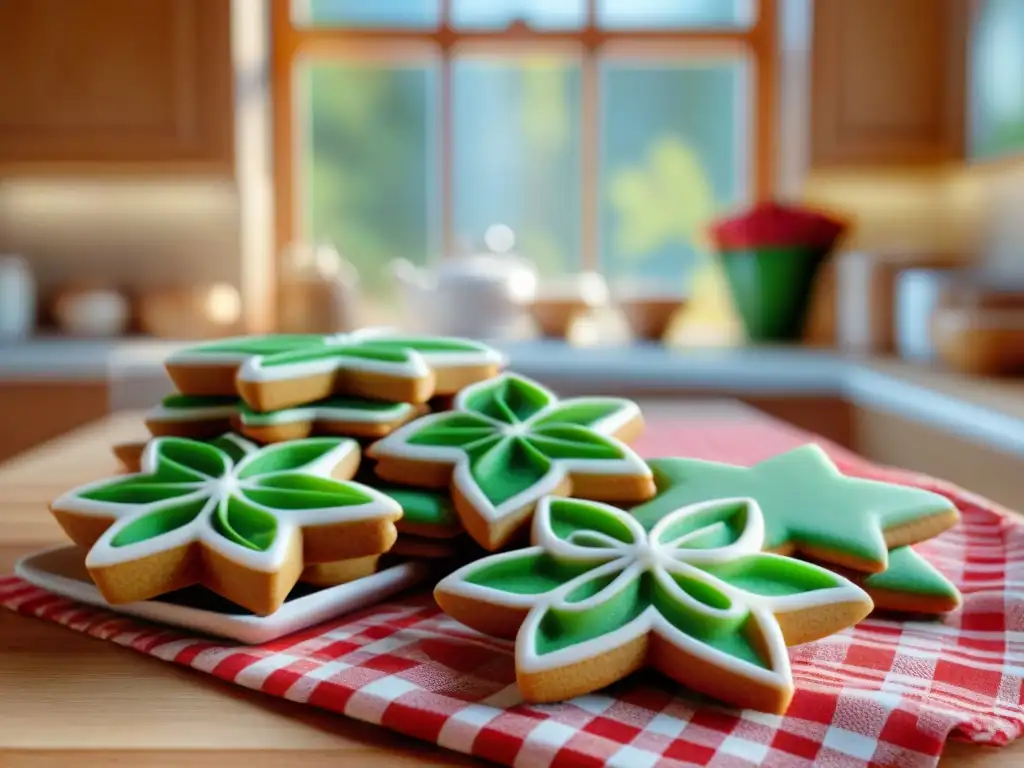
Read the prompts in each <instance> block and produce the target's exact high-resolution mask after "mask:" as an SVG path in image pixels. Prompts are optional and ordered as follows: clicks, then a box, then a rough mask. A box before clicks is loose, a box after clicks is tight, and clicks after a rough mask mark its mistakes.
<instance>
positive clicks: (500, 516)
mask: <svg viewBox="0 0 1024 768" xmlns="http://www.w3.org/2000/svg"><path fill="white" fill-rule="evenodd" d="M641 426H642V421H641V416H640V409H639V408H638V407H637V406H636V404H635V403H632V402H630V401H629V400H622V399H619V398H611V397H585V398H576V399H570V400H563V401H559V400H558V398H557V397H555V395H554V394H552V393H551V392H549V391H548V390H547V389H545V388H544V387H542V386H540V385H539V384H537V383H536V382H533V381H530V380H529V379H526V378H523V377H521V376H516V375H514V374H511V373H507V374H503V375H501V376H498V377H496V378H493V379H490V380H488V381H484V382H480V383H478V384H474V385H473V386H471V387H467V388H466V389H464V390H462V391H461V392H459V394H458V396H457V397H456V399H455V403H454V409H453V410H451V411H445V412H442V413H433V414H430V415H428V416H424V417H422V418H419V419H416V420H415V421H412V422H410V423H408V424H406V425H405V426H403V427H400V428H399V429H397V430H396V431H395V432H393V433H391V434H390V435H388V436H387V437H385V438H384V439H383V440H380V441H378V442H376V443H374V444H373V445H371V446H370V447H369V449H368V450H367V454H368V455H369V456H370V457H371V458H373V459H376V460H377V465H376V467H375V469H374V471H375V472H376V473H377V475H378V477H380V478H381V479H382V480H384V481H386V482H391V483H397V484H404V485H413V486H421V487H426V488H446V487H450V489H451V494H452V500H453V501H454V504H455V510H456V512H457V513H458V516H459V519H460V520H461V522H462V525H463V527H464V528H465V529H466V531H467V532H468V533H469V535H470V536H472V537H473V539H474V540H476V542H477V543H479V544H480V546H482V547H484V548H485V549H487V550H490V551H494V550H496V549H499V548H501V547H502V546H504V545H505V544H506V543H507V542H508V541H509V540H510V539H511V538H512V537H513V536H514V535H515V534H516V532H517V531H518V530H519V529H520V528H521V527H522V526H523V524H524V523H526V522H527V521H528V520H529V517H530V515H531V514H532V513H533V508H534V506H535V505H536V503H537V501H538V500H539V499H540V498H541V497H542V496H545V495H547V494H550V493H557V494H561V495H571V496H577V497H581V498H588V499H596V500H600V501H611V502H622V503H636V502H639V501H643V500H645V499H649V498H650V497H651V496H652V495H653V494H654V491H655V488H654V482H653V479H652V475H651V471H650V469H649V468H648V467H647V465H646V464H645V463H644V461H643V460H642V459H641V458H640V457H639V456H638V455H637V454H636V453H634V452H633V451H632V450H631V449H630V448H628V447H627V446H626V445H625V444H624V443H623V442H622V441H621V440H619V439H617V438H616V437H614V435H629V436H631V435H635V434H636V433H637V431H638V430H639V429H640V427H641Z"/></svg>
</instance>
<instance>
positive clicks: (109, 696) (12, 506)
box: [0, 402, 1024, 768]
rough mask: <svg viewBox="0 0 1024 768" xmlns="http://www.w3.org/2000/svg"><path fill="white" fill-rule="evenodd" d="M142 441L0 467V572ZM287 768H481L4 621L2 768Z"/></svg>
mask: <svg viewBox="0 0 1024 768" xmlns="http://www.w3.org/2000/svg"><path fill="white" fill-rule="evenodd" d="M645 411H646V412H647V413H649V414H653V415H656V416H658V417H660V416H663V415H668V414H669V413H671V414H672V415H673V416H674V417H677V418H686V417H687V416H694V415H697V414H699V415H700V416H701V417H703V418H707V416H708V415H709V413H714V414H715V415H721V416H723V417H735V418H759V416H758V415H757V414H756V412H754V411H752V410H751V409H749V408H747V407H745V406H743V405H740V404H735V405H732V404H723V403H716V404H708V403H693V402H688V403H686V404H678V405H671V404H665V403H658V404H650V405H649V406H645ZM760 418H766V417H760ZM144 434H145V433H144V430H143V427H142V423H141V415H140V414H136V413H127V414H119V415H116V416H113V417H110V418H108V419H105V420H104V421H102V422H98V423H96V424H93V425H90V426H87V427H84V428H82V429H80V430H78V431H76V432H74V433H71V434H69V435H67V436H65V437H62V438H58V439H56V440H54V441H51V442H49V443H46V444H43V445H41V446H39V447H38V448H36V449H34V450H32V451H30V452H29V453H26V454H23V455H22V456H20V457H18V458H17V459H15V460H12V461H10V462H8V463H7V464H4V465H0V519H2V520H3V525H2V526H0V572H3V573H8V572H10V570H11V568H12V567H13V565H14V562H15V560H16V559H17V558H19V557H20V556H22V555H23V554H26V553H28V552H30V551H32V550H36V549H39V548H41V547H46V546H50V545H53V544H59V543H63V541H64V539H63V534H62V533H61V531H60V529H59V528H58V527H57V525H56V523H54V522H53V521H52V519H51V517H50V515H49V514H48V513H47V512H46V504H47V502H48V501H49V500H50V499H51V498H53V497H54V496H56V495H57V494H58V493H60V492H62V491H64V490H67V489H68V488H69V487H72V486H74V485H77V484H79V483H83V482H87V481H89V480H93V479H97V478H99V477H103V476H105V475H107V474H109V473H111V472H113V471H115V470H116V463H115V461H114V459H113V456H112V454H111V453H110V450H109V446H110V445H111V444H112V443H113V442H115V441H122V440H131V439H139V438H141V437H143V436H144ZM288 759H293V760H294V759H301V760H302V764H303V765H304V766H305V768H317V767H318V766H321V765H324V766H328V765H329V766H331V768H345V767H346V766H353V767H355V766H359V767H363V766H367V765H377V764H386V765H389V766H403V765H476V764H479V763H477V762H475V761H473V760H471V759H469V758H465V757H463V756H461V755H458V754H455V753H452V752H447V751H445V750H442V749H440V748H438V747H435V746H433V745H430V744H426V743H424V742H419V741H415V740H413V739H408V738H404V737H402V736H400V735H398V734H395V733H393V732H391V731H388V730H386V729H384V728H377V727H374V726H371V725H367V724H363V723H359V722H356V721H353V720H348V719H346V718H344V717H341V716H338V715H334V714H330V713H327V712H321V711H317V710H315V709H313V708H311V707H306V706H301V705H298V704H293V703H290V702H287V701H283V700H281V699H276V698H272V697H269V696H265V695H263V694H259V693H254V692H252V691H248V690H245V689H242V688H240V687H238V686H234V685H230V684H228V683H224V682H221V681H219V680H216V679H214V678H213V677H211V676H210V675H204V674H198V673H196V672H194V671H191V670H188V669H186V668H183V667H179V666H176V665H174V664H168V663H166V662H163V661H159V660H158V659H155V658H152V657H149V656H146V655H143V654H140V653H138V652H136V651H132V650H128V649H126V648H121V647H119V646H116V645H114V644H112V643H108V642H105V641H102V640H98V639H94V638H90V637H87V636H85V635H82V634H79V633H77V632H74V631H72V630H69V629H66V628H64V627H61V626H59V625H57V624H53V623H50V622H47V621H41V620H38V619H31V618H26V617H22V616H18V615H16V614H14V613H12V612H10V611H7V610H3V609H0V766H5V767H6V766H42V765H51V764H59V765H75V766H87V765H110V764H117V765H119V766H125V765H145V766H149V767H152V768H162V767H163V766H180V765H183V764H186V761H187V763H188V764H192V765H214V764H216V765H217V766H218V768H234V767H235V766H239V767H240V768H242V767H244V768H259V767H260V766H264V765H274V766H277V765H282V764H284V763H283V761H284V760H288ZM1022 762H1024V742H1021V743H1019V744H1015V745H1011V746H1010V747H1008V748H1004V749H1000V750H996V749H983V748H979V747H975V746H972V745H967V744H960V743H953V744H950V745H949V747H948V748H947V753H946V756H945V758H944V760H943V765H948V766H969V767H972V768H979V767H981V766H985V768H1001V767H1004V766H1005V768H1009V767H1010V766H1016V765H1020V764H1021V763H1022Z"/></svg>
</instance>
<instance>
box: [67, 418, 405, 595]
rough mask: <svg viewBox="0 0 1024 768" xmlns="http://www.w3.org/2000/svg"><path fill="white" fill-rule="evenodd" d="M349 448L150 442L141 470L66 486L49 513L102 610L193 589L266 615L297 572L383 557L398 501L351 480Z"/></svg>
mask: <svg viewBox="0 0 1024 768" xmlns="http://www.w3.org/2000/svg"><path fill="white" fill-rule="evenodd" d="M359 459H360V449H359V445H358V444H357V443H356V442H355V441H354V440H349V439H344V438H324V437H321V438H311V439H308V440H296V441H294V442H290V443H279V444H277V445H272V446H268V447H265V448H259V447H257V446H256V445H254V444H253V443H250V442H249V441H247V440H244V439H242V438H240V437H237V436H235V435H225V436H223V437H221V438H218V439H216V440H214V441H213V442H209V443H207V442H200V441H196V440H187V439H182V438H175V437H158V438H155V439H154V440H152V441H150V442H149V443H148V444H147V445H146V448H145V449H144V451H143V454H142V459H141V471H140V472H138V473H135V474H129V475H121V476H118V477H115V478H112V479H107V480H101V481H99V482H95V483H90V484H88V485H85V486H82V487H79V488H76V489H75V490H73V491H70V492H69V493H66V494H64V495H63V496H61V497H60V498H58V499H57V500H56V501H54V502H53V503H52V504H51V505H50V509H51V511H52V512H53V515H54V517H56V519H57V521H58V522H59V523H60V525H61V527H63V528H64V530H65V532H66V533H67V534H68V536H69V537H70V538H71V539H72V541H74V542H75V543H76V544H78V545H79V546H82V547H86V548H88V550H89V552H88V554H87V556H86V560H85V565H86V568H87V569H88V570H89V574H90V575H91V576H92V578H93V580H94V581H95V582H96V586H97V588H98V589H99V590H100V592H101V593H102V594H103V596H104V598H105V599H106V600H107V601H108V602H109V603H111V604H121V603H128V602H134V601H138V600H147V599H150V598H153V597H156V596H158V595H162V594H165V593H167V592H171V591H173V590H176V589H180V588H182V587H186V586H189V585H192V584H202V585H204V586H206V587H208V588H209V589H210V590H212V591H213V592H216V593H217V594H219V595H221V596H223V597H225V598H227V599H229V600H232V601H233V602H235V603H237V604H238V605H240V606H242V607H244V608H248V609H249V610H250V611H252V612H253V613H257V614H261V615H266V614H270V613H273V612H274V611H275V610H277V608H278V607H280V605H281V604H282V602H283V601H284V599H285V597H286V596H287V595H288V593H289V591H290V590H291V589H292V587H293V586H294V585H295V583H296V581H297V580H298V578H299V576H300V574H301V573H302V570H303V568H304V567H305V565H308V564H316V563H326V562H334V561H337V560H345V559H351V558H362V557H369V556H372V555H378V554H380V553H383V552H387V551H388V550H389V549H390V548H391V546H392V544H394V541H395V538H396V536H397V531H396V530H395V525H394V523H395V521H396V520H398V519H399V518H400V517H401V514H402V510H401V507H399V505H398V503H397V502H396V501H394V500H393V499H391V498H390V497H388V496H385V495H384V494H382V493H379V492H378V491H375V490H373V489H372V488H368V487H366V486H364V485H361V484H359V483H354V482H349V481H347V478H349V477H352V475H353V474H354V473H355V471H356V468H357V466H358V464H359Z"/></svg>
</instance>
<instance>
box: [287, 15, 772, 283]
mask: <svg viewBox="0 0 1024 768" xmlns="http://www.w3.org/2000/svg"><path fill="white" fill-rule="evenodd" d="M273 2H274V5H273V7H274V14H273V19H272V24H273V34H274V61H275V64H274V76H275V95H274V101H275V126H274V127H275V145H276V152H275V155H276V161H275V177H276V183H277V198H278V199H277V217H276V225H277V241H278V242H277V244H278V250H279V251H282V250H283V249H284V247H285V246H286V245H287V244H288V243H289V242H292V241H293V240H300V241H321V240H322V241H329V242H331V243H333V244H334V245H336V246H337V247H338V248H339V250H340V251H341V252H342V254H343V255H344V256H345V257H346V258H347V259H348V260H349V261H351V262H352V263H353V264H354V265H355V267H356V268H357V269H358V271H359V273H360V276H361V283H362V285H363V289H364V291H366V292H367V293H369V294H370V295H372V296H375V297H381V298H382V300H386V299H387V296H388V293H389V288H390V285H391V274H390V270H389V263H390V262H391V261H392V260H393V259H397V258H404V259H408V260H409V261H412V262H414V263H417V264H427V263H430V262H432V261H433V260H434V259H436V258H438V257H439V256H440V255H441V254H452V253H457V252H459V251H460V250H461V249H476V248H480V247H481V245H482V238H483V234H484V232H485V230H486V229H487V228H488V227H489V226H491V225H493V224H496V223H502V224H506V225H508V226H510V227H511V228H512V230H513V231H514V232H515V234H516V247H517V250H519V251H521V252H522V253H523V254H524V255H526V256H528V257H529V258H531V259H532V260H533V261H534V262H535V263H536V264H537V265H538V269H539V271H540V272H541V274H542V275H559V274H565V273H571V272H576V271H579V270H583V269H598V270H600V271H602V272H603V273H604V274H605V275H606V276H608V277H609V280H610V281H611V282H612V283H613V285H614V284H616V283H618V284H621V283H624V282H628V281H632V280H638V281H648V280H650V281H657V282H658V283H659V284H660V285H663V286H671V287H677V288H679V289H680V290H684V289H686V288H687V286H688V285H692V283H693V282H694V281H695V280H696V281H699V280H700V279H701V277H700V273H699V269H700V268H701V266H702V265H705V266H706V255H707V254H706V251H705V247H704V244H703V242H702V237H701V233H702V229H703V225H704V224H705V223H706V222H707V221H708V220H709V219H710V218H712V217H714V216H715V215H717V214H719V213H721V212H722V211H724V210H729V209H731V208H733V207H735V206H737V205H739V204H742V203H745V202H749V201H750V200H751V199H752V198H754V197H755V196H763V195H766V194H767V193H768V192H769V190H770V186H771V173H772V168H771V156H772V154H773V153H772V149H773V130H772V128H773V120H772V116H771V114H770V113H771V111H772V105H773V99H774V95H773V94H774V71H775V46H776V41H775V14H776V10H775V0H759V1H758V0H302V1H293V2H290V3H289V1H288V0H273Z"/></svg>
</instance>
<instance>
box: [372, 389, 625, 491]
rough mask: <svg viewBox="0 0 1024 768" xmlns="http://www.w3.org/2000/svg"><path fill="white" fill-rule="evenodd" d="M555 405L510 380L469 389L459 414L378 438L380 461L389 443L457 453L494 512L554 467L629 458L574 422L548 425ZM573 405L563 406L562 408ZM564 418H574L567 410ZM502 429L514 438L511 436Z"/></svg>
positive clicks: (604, 412)
mask: <svg viewBox="0 0 1024 768" xmlns="http://www.w3.org/2000/svg"><path fill="white" fill-rule="evenodd" d="M619 402H620V403H621V402H625V401H619ZM555 403H556V399H555V397H554V395H552V394H551V393H550V392H548V391H547V390H546V389H544V388H543V387H541V386H539V385H537V384H535V383H534V382H531V381H529V380H528V379H523V378H521V377H518V376H514V375H511V374H509V375H506V376H502V377H499V378H497V379H493V380H490V381H486V382H483V383H482V384H479V385H475V386H474V387H472V388H471V389H470V390H467V391H466V394H465V396H464V398H463V400H462V402H461V404H460V408H461V410H454V411H447V412H443V413H437V414H432V415H431V416H428V417H426V418H424V419H423V420H422V423H420V422H412V430H411V432H410V433H409V434H406V435H403V436H399V435H394V436H391V437H387V438H384V439H383V440H382V441H380V443H378V447H379V450H380V451H381V452H382V455H387V446H388V445H389V444H390V443H391V442H392V441H393V440H403V441H405V442H407V443H408V444H409V445H417V446H431V447H438V448H442V447H443V448H460V449H462V450H463V451H464V452H465V453H466V455H467V457H468V458H469V464H470V475H471V476H472V478H473V480H474V481H475V482H476V484H477V486H478V488H479V489H480V491H481V492H482V493H483V495H484V496H485V497H486V498H487V499H488V501H490V503H491V504H493V505H494V506H499V505H501V504H502V503H503V502H505V501H508V500H509V499H512V498H513V497H515V496H517V495H518V494H520V493H523V492H525V491H527V490H528V489H530V488H533V487H535V486H536V485H537V483H538V482H539V481H540V480H541V479H542V478H544V477H545V476H547V475H548V473H549V472H550V470H551V467H552V462H553V461H557V460H562V459H576V460H593V461H607V460H617V459H623V458H624V457H625V456H626V455H627V454H626V451H625V450H624V449H623V447H622V446H621V445H620V444H618V443H617V441H615V440H614V439H613V438H610V437H608V436H605V435H603V434H599V433H598V432H595V431H593V430H592V429H589V428H588V427H585V426H581V425H580V424H578V423H574V422H572V421H570V422H567V423H561V422H557V421H555V420H553V419H552V418H550V417H549V416H550V413H551V411H550V410H546V409H550V408H551V406H553V405H554V404H555ZM572 406H573V401H571V400H569V401H566V403H564V404H562V406H560V407H567V408H570V409H571V408H572ZM620 407H621V405H620ZM599 412H600V413H601V414H602V416H601V417H602V418H603V417H604V416H606V415H608V413H609V411H608V410H607V408H605V407H604V405H601V408H600V410H599ZM567 413H569V415H570V416H573V418H578V417H579V414H578V413H576V414H575V415H574V414H573V412H572V410H569V411H567ZM417 426H418V427H419V428H418V429H417V428H416V427H417ZM508 427H515V428H516V430H517V432H516V433H515V434H509V430H508Z"/></svg>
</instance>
